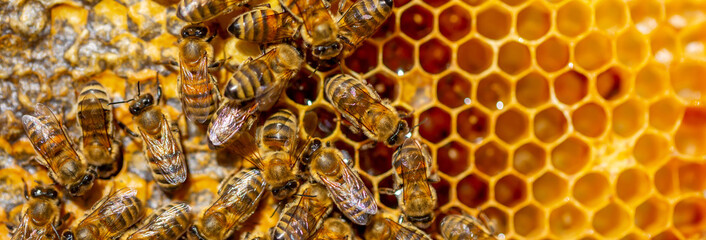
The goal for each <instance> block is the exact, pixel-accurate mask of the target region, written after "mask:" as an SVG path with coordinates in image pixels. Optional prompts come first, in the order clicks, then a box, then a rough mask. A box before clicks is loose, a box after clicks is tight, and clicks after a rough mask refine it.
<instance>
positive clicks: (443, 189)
mask: <svg viewBox="0 0 706 240" xmlns="http://www.w3.org/2000/svg"><path fill="white" fill-rule="evenodd" d="M431 186H432V187H434V189H435V190H436V197H437V200H436V202H437V204H438V206H439V207H441V206H444V205H446V204H447V203H449V200H450V199H449V196H450V194H449V193H450V192H451V184H450V183H449V181H446V179H444V178H439V181H438V182H435V183H432V184H431Z"/></svg>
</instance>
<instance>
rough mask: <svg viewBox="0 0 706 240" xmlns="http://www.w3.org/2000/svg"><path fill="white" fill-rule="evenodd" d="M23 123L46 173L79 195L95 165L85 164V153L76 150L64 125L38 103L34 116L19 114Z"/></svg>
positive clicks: (90, 179)
mask: <svg viewBox="0 0 706 240" xmlns="http://www.w3.org/2000/svg"><path fill="white" fill-rule="evenodd" d="M22 125H23V126H24V129H25V132H26V133H27V136H28V137H29V140H30V142H31V143H32V147H34V151H35V152H37V155H38V156H39V157H38V158H35V159H36V160H37V162H39V164H41V165H42V166H44V167H46V168H47V169H49V175H50V176H51V177H52V179H54V181H56V182H57V183H59V184H60V185H62V186H64V188H65V189H66V190H67V191H68V192H69V194H70V195H71V196H74V197H76V196H81V195H83V194H84V193H85V192H86V191H87V190H88V189H91V187H93V181H94V180H95V178H96V171H95V168H93V167H89V166H88V165H87V164H86V159H85V158H84V156H83V155H82V154H81V153H79V152H76V150H75V149H74V148H73V143H72V142H71V141H70V140H69V137H68V135H67V134H66V129H65V128H64V126H62V124H61V123H60V122H59V120H57V118H56V116H54V113H52V111H51V110H49V108H47V107H46V106H44V105H43V104H41V103H39V104H37V105H36V106H35V116H30V115H24V116H22Z"/></svg>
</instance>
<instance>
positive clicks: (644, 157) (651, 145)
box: [632, 133, 671, 166]
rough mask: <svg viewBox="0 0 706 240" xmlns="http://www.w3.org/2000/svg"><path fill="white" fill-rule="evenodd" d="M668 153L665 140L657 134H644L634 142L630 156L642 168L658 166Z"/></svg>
mask: <svg viewBox="0 0 706 240" xmlns="http://www.w3.org/2000/svg"><path fill="white" fill-rule="evenodd" d="M670 152H671V151H670V147H669V141H668V140H667V138H665V137H663V136H661V135H659V134H654V133H645V134H642V136H640V137H639V138H638V139H637V140H636V141H635V145H634V147H633V150H632V155H633V156H634V157H635V160H636V161H637V162H638V163H640V164H642V165H644V166H658V165H660V164H662V162H663V160H665V159H666V158H667V156H668V155H669V153H670Z"/></svg>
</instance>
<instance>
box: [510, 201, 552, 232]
mask: <svg viewBox="0 0 706 240" xmlns="http://www.w3.org/2000/svg"><path fill="white" fill-rule="evenodd" d="M545 221H546V220H545V213H544V211H543V210H542V209H541V208H539V207H537V206H535V205H534V204H530V205H527V206H524V207H522V208H521V209H520V210H518V211H517V212H515V217H514V218H513V226H514V227H515V232H516V233H517V234H520V235H522V236H524V237H528V238H535V237H538V236H539V234H541V233H542V230H544V227H545V226H544V223H545Z"/></svg>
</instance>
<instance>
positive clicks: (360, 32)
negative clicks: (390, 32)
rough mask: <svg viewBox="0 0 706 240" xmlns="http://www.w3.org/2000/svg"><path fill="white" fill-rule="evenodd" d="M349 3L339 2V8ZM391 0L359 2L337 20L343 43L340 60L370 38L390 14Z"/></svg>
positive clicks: (347, 0)
mask: <svg viewBox="0 0 706 240" xmlns="http://www.w3.org/2000/svg"><path fill="white" fill-rule="evenodd" d="M348 2H350V1H349V0H341V7H339V10H343V9H344V7H343V5H344V4H345V3H348ZM392 6H393V1H392V0H359V1H357V2H356V3H354V4H353V5H352V6H351V7H350V8H347V9H346V10H345V12H344V13H343V15H342V16H341V19H339V20H338V28H339V35H338V38H339V39H341V42H342V43H343V51H342V54H341V56H340V58H345V57H348V56H349V55H350V54H351V53H353V52H354V51H355V49H356V48H358V46H359V45H360V44H361V43H362V42H363V40H365V39H367V38H369V37H370V36H372V35H373V34H374V33H375V32H377V29H378V28H380V26H382V24H383V23H384V22H385V20H387V18H388V17H390V15H391V14H392Z"/></svg>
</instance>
